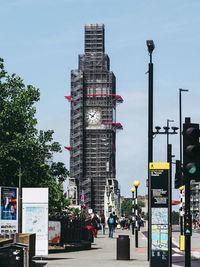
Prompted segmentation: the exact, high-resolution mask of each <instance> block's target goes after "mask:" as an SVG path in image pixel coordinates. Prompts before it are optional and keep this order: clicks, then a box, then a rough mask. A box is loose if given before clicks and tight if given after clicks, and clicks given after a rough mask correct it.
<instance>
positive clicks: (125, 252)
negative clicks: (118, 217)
mask: <svg viewBox="0 0 200 267" xmlns="http://www.w3.org/2000/svg"><path fill="white" fill-rule="evenodd" d="M117 260H130V238H129V236H128V235H119V236H118V238H117Z"/></svg>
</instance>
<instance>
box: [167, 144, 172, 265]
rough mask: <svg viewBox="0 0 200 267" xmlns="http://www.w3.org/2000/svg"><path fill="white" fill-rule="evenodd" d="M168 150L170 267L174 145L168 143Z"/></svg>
mask: <svg viewBox="0 0 200 267" xmlns="http://www.w3.org/2000/svg"><path fill="white" fill-rule="evenodd" d="M167 148H168V149H167V151H168V156H167V161H168V162H169V164H170V169H169V181H168V194H169V196H168V197H169V205H168V206H169V210H168V218H169V222H168V225H169V230H168V231H169V235H168V241H169V246H168V249H169V252H168V253H169V267H171V266H172V236H171V234H170V233H172V169H171V166H172V145H171V144H168V146H167Z"/></svg>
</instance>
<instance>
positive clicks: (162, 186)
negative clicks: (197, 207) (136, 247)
mask: <svg viewBox="0 0 200 267" xmlns="http://www.w3.org/2000/svg"><path fill="white" fill-rule="evenodd" d="M150 177H151V248H150V249H151V265H150V266H152V267H154V266H161V265H162V266H163V267H168V266H169V218H168V217H169V216H168V212H169V190H168V182H169V163H150Z"/></svg>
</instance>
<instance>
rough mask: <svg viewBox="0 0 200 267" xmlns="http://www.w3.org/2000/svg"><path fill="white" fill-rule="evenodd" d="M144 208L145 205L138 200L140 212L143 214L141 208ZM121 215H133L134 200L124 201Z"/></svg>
mask: <svg viewBox="0 0 200 267" xmlns="http://www.w3.org/2000/svg"><path fill="white" fill-rule="evenodd" d="M142 207H144V203H143V202H142V201H141V200H138V212H139V213H141V208H142ZM121 214H124V215H125V216H131V215H132V200H123V201H122V204H121Z"/></svg>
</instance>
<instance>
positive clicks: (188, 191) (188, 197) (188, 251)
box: [185, 178, 192, 267]
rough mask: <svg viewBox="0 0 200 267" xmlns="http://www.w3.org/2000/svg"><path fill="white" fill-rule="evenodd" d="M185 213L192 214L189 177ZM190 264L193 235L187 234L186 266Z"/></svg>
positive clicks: (188, 266)
mask: <svg viewBox="0 0 200 267" xmlns="http://www.w3.org/2000/svg"><path fill="white" fill-rule="evenodd" d="M185 214H187V215H189V216H190V179H189V178H186V181H185ZM190 223H191V222H190ZM191 227H192V226H191ZM190 266H191V235H185V267H190Z"/></svg>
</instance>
